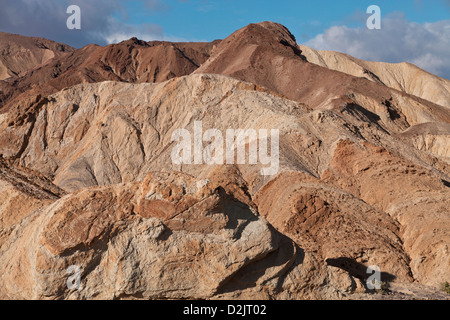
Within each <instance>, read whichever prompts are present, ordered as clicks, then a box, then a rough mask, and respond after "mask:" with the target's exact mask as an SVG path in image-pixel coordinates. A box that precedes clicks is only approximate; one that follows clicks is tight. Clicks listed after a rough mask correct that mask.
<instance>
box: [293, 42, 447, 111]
mask: <svg viewBox="0 0 450 320" xmlns="http://www.w3.org/2000/svg"><path fill="white" fill-rule="evenodd" d="M299 48H300V50H302V52H303V55H304V56H305V57H306V59H307V60H308V61H309V62H312V63H314V64H317V65H319V66H322V67H325V68H329V69H331V70H337V71H341V72H344V73H347V74H350V75H353V76H356V77H364V78H366V79H369V80H371V81H374V82H378V83H382V84H384V85H386V86H388V87H391V88H394V89H397V90H400V91H403V92H406V93H409V94H412V95H415V96H417V97H420V98H423V99H425V100H428V101H431V102H433V103H435V104H439V105H441V106H444V107H450V99H449V98H448V97H449V95H450V80H447V79H443V78H440V77H438V76H435V75H433V74H431V73H428V72H426V71H424V70H422V69H420V68H418V67H416V66H414V65H412V64H410V63H406V62H404V63H398V64H393V63H385V62H372V61H364V60H360V59H356V58H354V57H351V56H349V55H347V54H344V53H340V52H335V51H318V50H314V49H312V48H309V47H307V46H303V45H299Z"/></svg>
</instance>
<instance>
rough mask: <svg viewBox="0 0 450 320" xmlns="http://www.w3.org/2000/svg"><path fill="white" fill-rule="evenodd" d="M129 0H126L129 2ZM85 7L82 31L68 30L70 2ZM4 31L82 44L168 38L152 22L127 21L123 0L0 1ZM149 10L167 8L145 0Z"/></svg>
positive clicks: (82, 15) (0, 20)
mask: <svg viewBox="0 0 450 320" xmlns="http://www.w3.org/2000/svg"><path fill="white" fill-rule="evenodd" d="M126 2H127V1H125V3H126ZM72 4H73V5H78V6H80V8H81V21H82V26H81V30H68V29H67V27H66V21H67V18H68V17H69V14H67V13H66V10H67V7H68V6H69V5H72ZM0 6H1V8H2V9H1V10H0V30H1V31H4V32H9V33H17V34H22V35H27V36H34V37H45V38H48V39H51V40H54V41H58V42H63V43H67V44H70V45H72V46H75V47H81V46H84V45H86V44H88V43H97V44H100V45H105V44H108V43H111V42H115V41H122V40H124V39H129V38H131V37H133V36H136V37H140V38H141V39H143V40H147V41H150V40H157V39H158V40H159V39H164V38H165V36H164V31H163V28H162V27H160V26H158V25H156V24H152V23H145V24H141V25H132V24H127V23H124V22H121V21H119V19H118V18H117V17H118V16H122V17H123V18H124V19H120V20H124V21H126V20H127V14H128V13H127V10H126V8H125V6H124V2H123V1H119V0H96V1H90V0H70V1H69V0H46V1H36V0H16V1H8V0H0ZM144 7H145V8H146V10H151V11H155V10H163V9H164V7H163V6H162V2H161V1H155V0H151V1H144Z"/></svg>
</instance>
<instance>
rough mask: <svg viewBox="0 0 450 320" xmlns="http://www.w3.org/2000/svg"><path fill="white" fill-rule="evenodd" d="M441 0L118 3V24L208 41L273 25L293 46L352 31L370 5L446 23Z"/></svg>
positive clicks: (416, 19) (449, 13) (420, 19)
mask: <svg viewBox="0 0 450 320" xmlns="http://www.w3.org/2000/svg"><path fill="white" fill-rule="evenodd" d="M445 2H446V1H443V0H423V1H417V0H381V1H373V0H369V1H365V0H343V1H327V0H315V1H310V0H308V1H305V0H281V1H264V0H188V1H180V0H168V1H152V3H153V4H154V5H153V6H149V5H148V3H147V5H146V4H145V1H137V0H134V1H124V2H123V3H124V4H125V5H126V8H127V10H128V11H129V17H128V19H127V18H126V17H120V16H119V15H118V16H117V17H119V18H121V20H122V21H123V22H126V23H132V24H144V23H149V22H151V23H155V24H157V25H160V26H162V27H163V29H164V32H165V34H167V35H168V36H169V37H170V36H171V37H176V38H181V39H187V40H205V41H212V40H215V39H218V38H220V39H222V38H225V37H227V36H228V35H229V34H230V33H232V32H233V31H235V30H237V29H239V28H241V27H244V26H245V25H247V24H249V23H252V22H260V21H266V20H268V21H275V22H279V23H281V24H283V25H285V26H286V27H288V28H289V29H290V30H291V32H292V33H293V34H294V35H295V36H296V38H297V40H298V42H299V43H300V42H303V41H306V40H308V39H311V38H313V37H314V36H316V35H317V34H319V33H321V32H323V31H324V30H326V29H327V28H330V27H332V26H334V25H346V26H349V27H358V26H360V25H362V24H365V20H363V18H364V17H368V15H367V14H366V9H367V8H368V7H369V6H370V5H372V4H376V5H378V6H380V8H381V9H382V10H381V11H382V16H386V15H387V14H389V13H393V12H403V13H404V14H405V18H406V19H408V20H410V21H414V22H418V23H424V22H435V21H440V20H446V19H450V11H449V10H448V5H447V4H446V3H445Z"/></svg>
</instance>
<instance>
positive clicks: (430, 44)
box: [305, 13, 450, 79]
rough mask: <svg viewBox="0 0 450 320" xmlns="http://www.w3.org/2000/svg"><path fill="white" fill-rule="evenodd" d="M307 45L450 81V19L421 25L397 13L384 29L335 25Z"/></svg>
mask: <svg viewBox="0 0 450 320" xmlns="http://www.w3.org/2000/svg"><path fill="white" fill-rule="evenodd" d="M305 45H307V46H309V47H312V48H314V49H318V50H333V51H340V52H344V53H347V54H349V55H351V56H354V57H356V58H360V59H364V60H370V61H383V62H391V63H398V62H410V63H413V64H415V65H417V66H419V67H420V68H422V69H424V70H426V71H428V72H431V73H434V74H437V75H439V76H441V77H444V78H447V79H450V20H444V21H439V22H434V23H425V24H419V23H415V22H411V21H408V20H406V19H405V17H404V15H402V14H398V13H397V14H393V15H389V16H387V17H385V18H383V19H382V29H381V30H369V29H367V28H366V27H365V26H363V27H360V28H349V27H346V26H334V27H331V28H329V29H327V30H326V31H325V32H324V33H322V34H319V35H317V36H316V37H315V38H313V39H311V40H309V41H308V42H306V43H305Z"/></svg>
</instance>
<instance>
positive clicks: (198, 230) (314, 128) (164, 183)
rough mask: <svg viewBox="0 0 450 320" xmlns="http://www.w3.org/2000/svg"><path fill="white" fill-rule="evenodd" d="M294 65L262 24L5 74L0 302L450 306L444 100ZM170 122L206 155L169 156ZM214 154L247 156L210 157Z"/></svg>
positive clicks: (295, 55) (88, 52) (288, 39)
mask: <svg viewBox="0 0 450 320" xmlns="http://www.w3.org/2000/svg"><path fill="white" fill-rule="evenodd" d="M304 56H305V52H301V51H300V49H299V47H298V46H297V44H296V41H295V38H294V36H293V35H292V34H291V33H290V32H289V30H287V29H286V28H285V27H283V26H281V25H279V24H276V23H271V22H263V23H260V24H251V25H249V26H247V27H245V28H243V29H241V30H238V31H236V32H235V33H234V34H232V35H231V36H230V37H228V38H226V39H225V40H222V41H217V42H214V43H210V44H205V43H200V44H198V43H193V44H184V43H179V44H172V43H166V42H152V43H146V42H142V41H139V40H137V39H130V40H128V41H125V42H122V43H120V44H117V45H111V46H107V47H98V46H93V45H90V46H87V47H85V48H82V49H80V50H77V51H75V52H74V53H73V54H71V55H70V56H66V57H63V58H61V59H55V60H53V61H52V62H51V63H49V64H47V65H45V66H43V67H41V68H38V69H36V70H32V71H31V72H29V73H27V74H26V75H24V76H23V77H21V78H18V79H16V82H12V83H13V84H14V86H15V89H14V87H12V89H11V90H12V91H11V93H12V95H11V96H10V97H9V98H8V99H9V100H8V103H7V105H6V106H5V107H4V108H3V113H0V270H1V271H2V274H3V275H4V276H3V277H0V298H1V299H6V298H8V299H30V298H31V299H226V298H228V299H373V298H379V299H381V298H388V299H390V298H399V299H426V298H430V297H431V298H438V299H446V298H448V297H447V296H445V295H444V294H439V293H438V292H437V290H438V289H437V288H438V287H439V285H440V284H441V283H442V282H445V281H448V279H449V278H450V267H449V266H450V251H449V243H450V229H449V228H450V220H449V219H450V216H449V211H448V208H449V207H450V202H449V199H450V196H449V195H450V194H449V193H450V189H449V185H450V159H449V158H448V155H449V154H448V145H449V138H450V137H449V135H448V132H449V123H450V111H449V109H448V108H447V107H445V106H442V105H439V104H435V103H433V102H430V101H428V100H425V99H423V98H420V97H417V96H414V95H411V94H408V93H405V92H403V91H401V90H397V89H394V88H391V87H388V86H386V85H384V84H382V83H379V82H376V81H372V80H369V79H363V78H361V77H358V76H355V75H350V74H346V73H343V72H340V71H336V70H331V69H329V68H327V67H324V66H320V65H317V64H314V63H311V62H308V61H306V60H305V58H304ZM52 75H55V77H54V78H52ZM105 79H109V80H110V81H103V80H105ZM149 82H150V83H149ZM4 83H6V82H4ZM8 85H10V84H8ZM16 89H17V90H18V91H17V92H18V93H17V92H16V91H14V90H16ZM20 90H22V91H20ZM200 121H201V129H200V130H202V133H205V132H208V134H211V133H212V132H213V133H214V144H213V140H212V139H208V138H207V137H205V136H204V137H203V139H199V135H198V134H196V130H198V128H199V127H198V126H199V122H200ZM180 129H184V130H182V133H183V135H182V136H183V139H186V141H189V146H190V148H187V147H186V149H183V155H184V152H186V153H187V152H188V150H191V151H194V152H196V151H198V150H197V149H198V148H199V147H201V150H200V152H201V156H202V157H201V159H200V160H201V161H200V162H198V161H193V160H195V155H193V154H190V156H189V157H188V158H189V159H190V160H191V161H190V163H186V162H184V163H182V164H180V163H178V162H177V161H174V155H175V156H176V153H174V151H176V150H177V149H176V148H175V147H176V146H177V140H176V139H174V137H177V135H178V134H179V133H180ZM209 129H214V130H213V131H211V130H209ZM230 129H233V130H238V129H242V130H249V131H248V132H247V136H245V133H244V134H243V135H239V134H238V136H239V137H241V138H242V137H243V139H242V140H240V142H239V140H238V139H236V140H237V141H234V137H232V138H228V137H227V131H228V130H230ZM207 130H208V131H207ZM252 130H254V131H252ZM260 130H269V131H268V132H270V134H271V138H270V143H269V140H267V139H265V138H264V135H261V131H260ZM270 130H278V131H273V132H278V133H279V140H276V137H275V136H272V131H270ZM252 132H253V133H256V136H255V135H252ZM219 133H221V134H222V140H221V139H220V135H219ZM258 133H259V134H258ZM273 134H275V133H273ZM186 136H187V137H188V138H186ZM189 139H190V140H189ZM228 139H233V140H232V141H231V142H232V143H227V142H228ZM202 140H203V141H202ZM275 141H278V142H279V144H277V143H276V142H275ZM178 142H179V141H178ZM254 142H256V144H255V143H254ZM227 145H228V146H229V147H228V148H230V149H231V151H233V152H235V150H238V149H240V148H243V149H241V150H244V151H245V154H246V157H245V161H239V164H236V162H237V161H236V160H238V158H235V156H236V155H235V156H233V157H231V158H232V159H234V161H230V159H231V158H222V160H223V161H222V162H221V161H218V162H219V163H215V164H211V163H210V162H209V161H210V160H211V157H212V156H213V154H214V156H215V157H219V156H220V155H222V156H223V155H224V153H223V152H222V153H221V152H220V151H221V150H220V147H223V148H226V146H227ZM277 145H278V147H279V148H276V146H277ZM213 146H215V148H214V149H212V147H213ZM254 146H256V149H255V150H253V147H254ZM269 149H270V150H269ZM212 150H214V152H213V151H212ZM252 150H253V151H255V152H256V154H257V161H256V163H250V162H251V161H250V154H249V153H250V152H251V151H252ZM277 151H279V152H277ZM269 153H270V155H269ZM187 154H188V153H187ZM178 155H179V154H178ZM197 155H198V153H197ZM264 156H265V157H264ZM264 158H269V159H270V161H269V163H268V162H267V161H264V160H267V159H264ZM219 160H220V159H219ZM187 162H189V161H187ZM269 166H273V168H275V169H276V170H275V171H274V172H272V173H271V175H264V174H262V173H264V172H265V171H262V169H267V168H268V167H269ZM370 265H376V266H378V267H379V268H380V271H381V280H382V281H383V282H385V283H387V284H389V285H390V288H391V289H390V290H391V292H390V293H391V294H390V295H385V296H381V295H379V294H377V292H374V291H373V290H370V289H369V287H368V285H367V283H366V281H367V279H368V277H369V274H368V273H367V271H368V270H367V268H368V266H370ZM70 266H78V267H79V268H80V270H82V271H81V283H82V289H81V290H70V289H69V288H68V287H67V278H68V274H67V268H69V267H70Z"/></svg>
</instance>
